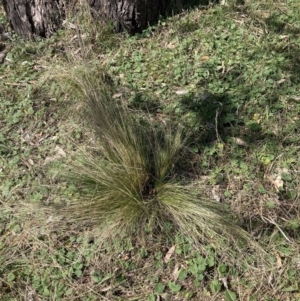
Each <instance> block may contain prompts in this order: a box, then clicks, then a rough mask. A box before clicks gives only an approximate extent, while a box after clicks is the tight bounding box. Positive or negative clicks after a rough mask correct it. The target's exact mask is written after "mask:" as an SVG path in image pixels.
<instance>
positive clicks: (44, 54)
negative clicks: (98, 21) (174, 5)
mask: <svg viewBox="0 0 300 301" xmlns="http://www.w3.org/2000/svg"><path fill="white" fill-rule="evenodd" d="M299 16H300V11H299V5H298V2H297V1H296V0H290V1H277V2H276V1H268V0H264V1H251V2H250V1H245V3H244V4H238V2H236V3H234V2H231V1H228V6H218V5H216V6H210V7H207V8H206V9H204V10H202V9H197V8H194V9H193V10H191V11H189V12H185V13H183V14H181V15H180V16H178V15H177V16H173V17H172V18H169V19H165V20H162V21H161V22H160V23H159V24H158V25H157V26H154V27H152V29H151V30H146V31H145V32H144V33H143V34H142V35H138V36H135V37H126V36H125V35H124V36H122V35H119V36H114V35H112V34H111V32H110V30H111V29H110V28H105V27H101V26H98V27H97V26H96V25H93V23H91V20H90V19H87V18H86V16H81V17H80V18H79V19H78V22H79V26H81V27H82V29H84V30H83V31H82V32H86V33H87V34H86V35H83V40H82V42H83V43H81V42H80V41H79V40H78V39H76V38H75V39H74V40H72V39H71V38H70V37H73V36H74V35H75V31H74V30H72V29H64V30H62V31H60V32H59V33H58V34H56V35H54V36H53V37H52V38H51V39H49V40H46V41H36V42H24V41H22V40H20V39H16V37H14V38H15V42H14V44H13V48H12V50H11V51H10V53H9V54H8V56H7V60H6V61H5V64H4V65H2V66H1V70H0V78H1V87H0V99H1V101H0V129H1V130H0V156H1V159H0V191H1V197H0V198H1V208H2V211H1V214H0V223H1V227H0V250H1V251H0V252H1V256H0V296H1V300H2V299H3V300H28V299H30V298H36V299H40V300H76V299H77V300H102V299H103V300H156V299H157V298H158V296H160V298H161V299H164V300H168V299H169V300H221V299H222V298H223V299H225V300H226V301H227V300H298V299H300V292H299V276H298V275H299V260H300V258H299V256H298V254H299V243H300V241H299V224H300V223H299V200H298V194H299V182H300V178H299V163H298V162H299V155H298V153H299V152H298V149H299V140H300V139H299V131H298V128H299V110H300V107H299V103H298V102H299V91H298V90H299V71H298V68H297V66H298V64H299V58H298V57H299V46H298V45H299V42H300V41H299V29H300V23H299ZM100 28H101V30H102V31H101V32H103V35H105V39H102V38H101V36H100V35H99V36H97V35H95V33H97V32H100ZM98 29H99V31H98ZM76 61H78V66H77V67H80V66H82V63H84V64H86V65H87V68H89V69H88V70H89V71H90V74H89V73H88V74H87V75H90V76H91V77H93V74H95V73H96V72H99V78H100V80H99V82H100V83H101V82H102V80H103V78H102V73H101V70H104V71H105V73H107V74H109V76H110V78H111V79H112V81H113V82H114V85H115V87H116V91H113V101H114V103H118V104H121V106H120V105H118V106H117V107H115V106H109V107H108V109H109V110H113V112H112V115H111V116H115V117H116V116H117V117H118V118H119V117H120V119H117V120H119V122H118V123H116V124H117V125H119V126H120V128H119V129H120V130H118V131H116V132H115V133H118V135H117V137H119V138H118V139H120V138H121V140H118V139H117V140H116V139H115V136H114V138H113V139H111V138H109V139H108V140H104V141H103V140H102V141H101V139H99V136H100V137H101V135H102V134H103V133H101V129H102V130H105V132H106V133H107V125H106V127H105V124H103V121H105V120H103V119H101V120H99V119H98V120H97V119H96V120H97V122H98V123H99V125H100V124H101V126H100V132H99V131H98V132H97V131H96V132H94V131H92V130H91V128H92V129H93V128H94V129H95V127H94V126H92V121H93V120H95V116H94V117H93V115H88V116H89V117H86V116H87V115H85V114H82V113H85V112H86V109H85V108H86V107H85V106H84V105H83V102H82V99H83V97H82V93H81V92H82V91H80V90H79V91H78V90H76V89H73V90H72V89H69V90H66V89H65V88H66V87H67V82H64V81H62V80H59V81H56V80H53V76H54V77H55V75H57V71H56V70H58V69H59V68H58V67H59V66H70V64H71V67H69V69H70V70H71V71H73V70H74V69H76V68H75V67H76V66H74V65H76V64H74V62H76ZM49 62H50V64H49ZM83 69H84V68H83ZM78 70H79V71H80V68H78ZM45 71H47V72H45ZM83 71H84V70H83ZM49 74H50V76H48V75H49ZM72 74H74V73H72V72H70V74H69V76H72ZM80 74H86V73H85V72H84V73H80ZM105 80H108V82H109V83H111V81H110V80H109V79H108V78H104V81H105ZM84 83H85V84H91V83H92V84H97V83H98V81H91V80H90V79H88V80H85V81H84ZM81 84H82V83H81ZM96 86H97V85H96ZM62 88H63V89H62ZM81 88H82V86H81ZM101 89H102V86H101V85H99V86H97V87H95V86H94V85H92V86H87V87H85V91H86V92H88V93H87V94H86V95H85V100H87V99H89V98H90V95H89V93H93V92H96V97H95V99H98V98H99V95H104V96H105V95H106V94H105V93H104V94H103V92H105V91H106V90H105V91H103V90H101ZM109 92H110V91H109ZM182 94H184V95H182ZM92 99H93V96H92ZM107 100H109V101H111V94H108V98H107ZM92 107H94V104H93V105H92ZM116 108H117V112H116V111H115V109H116ZM119 109H120V110H119ZM105 112H106V111H105ZM128 112H130V114H128ZM120 113H121V115H119V114H120ZM123 113H124V114H123ZM81 116H85V117H84V118H82V117H81ZM97 116H99V115H97ZM106 116H108V115H105V117H106ZM128 116H130V118H129V119H127V117H128ZM124 118H126V121H124ZM131 118H133V120H132V119H131ZM115 119H116V118H114V120H115ZM106 120H107V121H108V122H109V123H111V122H110V120H109V119H106ZM140 123H143V124H147V126H146V127H143V128H144V129H145V131H146V132H147V131H148V132H147V134H148V133H149V135H146V139H154V138H155V137H156V136H155V133H156V130H157V129H158V130H160V133H161V134H163V135H162V137H167V138H165V139H167V140H166V141H165V142H166V144H164V143H163V144H161V140H160V139H161V138H160V137H161V136H160V135H159V139H158V140H159V142H157V144H154V145H155V146H156V148H154V149H152V150H151V154H152V155H151V156H152V157H151V156H150V157H151V158H150V159H147V160H146V161H144V160H143V159H142V158H145V157H144V153H142V155H141V156H140V157H138V156H134V157H133V155H132V154H138V153H139V151H138V149H141V145H142V146H143V145H144V144H143V143H140V140H139V139H141V140H142V141H144V139H145V136H144V132H143V131H142V132H140V131H139V130H138V129H136V128H135V127H134V126H135V125H137V124H140ZM114 124H115V123H114ZM153 124H155V125H156V126H155V127H154V128H155V130H153V128H152V126H153ZM164 124H167V125H168V124H170V125H173V127H170V128H169V127H168V126H165V125H164ZM174 124H180V127H179V128H178V129H177V128H176V127H174ZM129 125H130V126H129ZM138 128H139V127H138ZM136 131H137V132H136ZM120 133H121V134H122V133H123V134H122V135H125V136H122V135H121V136H120V135H119V134H120ZM128 133H129V134H128ZM176 133H177V135H178V136H177V137H182V138H185V137H186V135H187V139H183V142H184V143H181V141H180V140H178V144H177V146H178V148H177V147H175V148H174V149H175V154H176V155H175V156H174V157H173V156H172V155H170V154H169V155H168V156H167V158H171V157H172V160H171V161H172V162H173V159H174V161H175V162H176V164H175V166H172V168H170V165H169V162H170V161H168V162H165V163H164V164H162V165H160V166H159V167H158V168H157V170H165V169H164V168H161V166H167V168H166V170H168V172H166V173H165V172H162V174H161V175H160V176H161V178H162V180H160V181H158V184H160V183H164V185H162V186H160V185H158V186H157V188H156V190H157V195H159V197H160V200H161V202H162V203H163V204H164V206H166V207H165V208H167V210H168V212H169V213H168V214H167V213H165V212H163V214H164V215H163V216H159V217H160V218H162V217H163V218H164V217H165V216H167V218H166V219H163V223H162V224H161V227H160V228H161V229H160V230H163V231H162V232H163V233H162V232H161V231H157V229H156V231H154V232H152V231H150V228H149V227H148V226H149V223H150V219H149V220H147V218H145V219H143V218H142V217H143V216H142V215H139V216H137V218H138V219H139V218H141V219H142V221H143V222H145V224H144V225H143V226H141V227H140V228H139V229H138V232H139V233H140V235H144V239H143V240H137V239H136V236H134V235H133V236H130V237H131V239H123V240H122V239H121V236H118V235H117V236H115V239H114V244H111V243H110V239H106V240H105V241H104V242H103V239H102V237H101V235H100V234H101V233H102V234H103V233H104V232H103V231H100V230H101V229H100V228H101V227H100V226H99V228H97V227H96V228H95V226H94V225H95V223H89V221H86V220H85V221H80V222H79V221H78V218H77V216H83V217H85V216H86V214H80V212H78V210H79V209H78V208H83V210H86V209H85V207H84V204H88V203H83V201H86V200H87V201H90V200H93V199H91V198H87V196H88V194H86V193H85V191H84V190H82V189H81V188H83V187H89V189H88V191H87V193H91V187H94V188H95V189H96V190H93V192H95V191H96V192H98V190H97V189H98V188H99V187H98V186H97V185H95V184H96V182H97V183H98V184H99V183H103V177H106V178H107V176H108V171H109V174H111V171H116V170H118V172H114V173H113V174H114V176H115V177H116V179H117V180H118V183H116V182H115V181H113V182H110V183H109V186H110V187H112V184H113V185H115V186H114V187H116V188H118V189H119V193H120V191H122V193H121V194H122V195H123V192H124V187H127V189H128V187H135V188H132V189H131V188H130V199H133V198H132V194H134V195H135V197H136V198H137V199H138V201H137V203H138V202H139V201H140V194H137V193H136V191H138V190H139V189H140V187H141V182H139V183H137V184H136V183H135V182H134V181H129V179H130V177H131V178H132V177H133V178H135V179H141V178H142V177H147V175H149V169H148V167H147V168H145V170H146V172H145V173H144V172H143V173H142V174H141V173H139V172H138V171H140V170H141V169H139V168H135V169H133V170H132V169H130V168H128V166H130V165H132V164H140V165H143V166H147V165H150V166H152V167H153V162H155V161H153V160H154V159H153V154H154V153H157V154H161V155H160V156H161V157H159V158H164V157H163V156H162V153H163V152H162V150H164V149H165V148H164V147H165V146H166V147H167V148H166V149H167V151H171V149H173V147H174V146H173V144H172V145H168V141H170V140H168V137H172V135H175V136H176ZM112 134H113V132H112ZM153 135H154V138H153ZM128 136H129V137H142V138H139V139H137V140H135V141H129V142H128V141H126V139H125V140H122V139H123V138H125V137H128ZM97 137H98V138H97ZM122 137H123V138H122ZM150 137H151V138H150ZM111 141H115V143H116V141H121V142H119V143H118V144H117V145H115V146H113V148H114V149H117V150H118V152H112V151H111V150H112V149H113V148H110V147H108V148H105V147H104V148H103V146H107V145H109V146H110V145H111V144H110V142H111ZM154 141H156V140H155V139H154ZM100 142H101V143H100ZM104 142H105V143H104ZM103 143H104V144H103ZM140 144H141V145H140ZM125 145H127V146H126V147H124V146H125ZM183 145H184V147H183V149H182V146H183ZM142 149H143V147H142ZM174 149H173V150H174ZM178 149H180V151H179V152H178ZM124 152H125V153H127V155H126V156H125V157H124ZM89 154H90V155H89ZM120 154H122V156H119V155H120ZM177 154H179V156H177ZM99 158H101V160H100V159H99ZM107 158H109V160H108V159H107ZM120 158H126V160H128V162H129V163H130V164H128V165H125V164H123V161H122V162H121V163H122V164H120V161H118V160H120ZM146 158H148V157H147V156H146ZM149 160H150V161H149ZM95 161H96V162H95ZM107 161H109V162H111V163H110V165H106V164H104V165H103V164H102V163H103V162H105V163H107ZM74 162H78V163H74ZM112 162H115V163H112ZM149 162H151V164H149ZM158 162H160V160H158ZM74 165H75V166H74ZM154 165H155V164H154ZM72 166H73V167H75V170H76V167H79V168H80V170H81V171H82V173H81V174H80V177H81V176H83V175H84V176H85V178H86V179H87V178H88V179H92V182H93V183H92V186H91V184H90V183H89V184H88V186H85V185H84V181H83V180H82V179H80V177H78V175H76V178H77V179H80V180H79V183H78V181H76V182H75V183H74V182H72V181H70V180H69V179H66V178H63V177H62V176H61V174H62V167H63V169H65V167H68V168H71V167H72ZM119 166H123V169H122V170H121V171H122V172H121V173H119V169H118V167H119ZM95 167H96V168H95ZM124 167H127V168H124ZM99 168H100V169H99ZM108 168H110V169H109V170H108ZM150 169H151V168H150ZM77 170H78V169H77ZM101 173H102V174H101ZM150 174H152V170H151V172H150ZM129 175H130V177H129ZM164 175H167V176H166V177H164ZM155 179H156V177H155ZM99 180H100V181H99ZM140 181H141V180H140ZM124 184H126V185H124ZM183 184H186V185H183ZM96 186H97V187H96ZM123 186H124V187H123ZM160 188H161V190H160ZM159 190H160V191H159ZM116 191H117V189H116V190H114V191H113V192H114V193H115V192H116ZM114 195H115V196H116V194H114ZM100 197H101V194H100ZM106 199H107V200H109V201H110V203H111V199H110V198H109V197H106ZM191 199H193V200H195V199H197V201H198V200H204V201H205V200H208V203H209V204H215V203H217V202H216V201H218V202H220V203H222V204H223V205H225V206H227V208H228V209H229V210H230V213H231V216H232V221H234V223H236V224H239V225H242V227H243V228H244V229H245V230H246V231H247V233H249V234H250V235H251V237H252V239H253V241H254V242H257V243H259V244H260V246H263V247H264V249H265V251H266V254H262V253H261V252H255V250H254V248H251V247H249V248H248V249H247V252H246V251H244V252H238V250H237V249H236V248H237V247H243V246H241V245H239V243H237V244H236V245H234V242H235V241H237V239H235V240H234V239H233V240H229V239H227V240H226V239H225V242H226V241H227V243H228V244H227V245H226V243H225V244H224V240H222V239H221V238H217V236H216V237H214V238H212V237H211V236H210V237H206V236H205V235H207V234H208V233H210V232H209V231H211V230H213V231H217V232H218V231H220V228H219V227H218V225H216V226H214V224H208V225H209V226H210V227H212V226H213V228H209V230H206V231H200V232H201V233H199V234H198V237H201V238H202V239H203V241H206V243H203V244H202V246H201V248H200V249H199V246H197V245H196V244H195V237H192V238H193V239H194V240H193V239H191V237H189V235H187V234H190V233H197V231H199V229H202V230H203V229H204V228H203V220H201V218H203V217H204V215H203V214H204V213H203V211H199V210H198V208H199V207H198V203H197V204H196V205H197V206H196V208H197V209H195V207H194V206H195V204H194V203H193V202H190V200H191ZM118 200H119V198H118ZM182 200H186V203H187V204H190V207H188V208H187V207H185V208H184V210H188V212H190V213H191V212H194V215H193V216H192V218H193V219H194V218H198V217H199V218H200V220H199V222H202V228H199V227H197V225H196V226H195V225H194V224H193V223H188V225H189V228H188V229H187V228H185V227H186V225H187V223H186V222H187V221H192V220H193V219H192V220H191V217H187V216H186V215H185V214H184V212H186V211H183V210H181V209H182V202H181V201H182ZM78 201H81V202H82V203H79V205H78ZM204 201H203V202H204ZM145 203H146V205H147V206H148V204H147V202H145ZM71 204H75V205H76V204H77V205H76V206H75V205H74V206H75V207H76V209H75V210H76V211H75V212H77V214H74V218H73V219H72V218H70V213H69V212H68V211H67V209H68V208H72V205H71ZM96 204H97V205H99V202H96ZM203 204H205V202H204V203H203ZM80 206H82V207H80ZM92 206H93V208H95V203H93V204H92ZM142 207H143V208H145V207H144V204H143V206H142ZM53 208H56V210H53ZM135 208H138V209H135V210H137V211H136V212H144V211H143V210H145V209H143V210H142V211H139V210H140V206H136V207H135ZM100 209H101V208H100ZM104 209H105V210H106V208H104ZM158 209H159V210H157V211H156V212H154V213H155V214H157V213H159V214H161V210H160V206H159V207H158ZM73 212H74V211H73ZM205 212H207V213H208V214H211V212H212V213H215V211H214V208H210V211H205ZM148 213H149V212H147V215H145V216H147V217H149V215H148ZM154 213H153V214H154ZM218 213H219V212H218ZM226 213H227V212H226ZM121 214H124V212H121ZM130 214H131V212H129V215H130ZM165 214H166V215H165ZM91 216H93V217H95V222H96V224H97V223H98V224H99V225H100V224H101V223H100V222H99V220H98V221H96V220H97V218H99V215H98V214H96V212H93V211H92V214H91ZM100 216H101V214H100ZM126 216H128V213H126ZM152 216H155V215H152ZM217 216H219V214H217ZM75 217H76V220H75ZM215 217H216V216H215V215H214V218H215ZM104 220H105V222H106V223H107V222H108V220H110V221H115V220H116V219H115V217H114V218H109V219H108V220H106V218H104ZM120 221H121V220H120ZM171 221H172V222H173V225H174V224H175V225H176V227H175V229H176V231H174V228H172V223H170V222H171ZM206 222H207V221H205V225H207V224H206ZM125 224H126V225H128V220H126V223H125ZM154 224H155V223H152V225H154ZM117 225H119V227H121V226H120V225H123V224H122V222H120V223H118V224H115V225H112V227H113V226H114V227H118V226H117ZM150 225H151V223H150ZM194 226H195V227H194ZM145 228H146V229H145ZM178 229H181V231H178ZM120 230H121V229H120ZM122 230H124V229H122ZM144 230H146V231H144ZM147 230H148V232H147ZM221 230H223V228H221ZM164 231H165V232H164ZM129 232H131V230H130V231H129ZM225 232H226V231H225ZM108 233H109V234H111V233H115V232H112V231H110V232H107V233H106V234H108ZM120 233H121V232H120ZM203 233H204V236H203ZM218 233H220V232H218ZM201 235H202V236H201ZM208 236H209V235H208ZM208 238H210V240H209V239H208ZM196 241H197V240H196ZM208 241H209V242H210V243H208ZM220 245H222V246H223V248H222V249H220Z"/></svg>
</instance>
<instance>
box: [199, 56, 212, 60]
mask: <svg viewBox="0 0 300 301" xmlns="http://www.w3.org/2000/svg"><path fill="white" fill-rule="evenodd" d="M209 59H210V57H209V56H208V55H204V56H201V58H200V61H208V60H209Z"/></svg>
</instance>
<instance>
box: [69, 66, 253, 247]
mask: <svg viewBox="0 0 300 301" xmlns="http://www.w3.org/2000/svg"><path fill="white" fill-rule="evenodd" d="M97 72H98V71H97ZM67 79H68V80H71V81H70V82H71V85H72V88H73V93H75V92H76V93H77V95H80V96H81V98H82V99H83V100H84V102H85V103H86V105H87V107H86V108H87V110H86V113H87V120H88V123H89V124H90V126H91V128H92V130H93V131H94V133H95V137H96V142H95V144H94V146H95V147H93V148H92V150H90V151H88V150H85V151H83V152H82V155H81V158H80V160H75V161H74V162H73V163H72V165H73V168H72V172H71V180H72V181H75V182H76V183H77V184H78V187H80V190H81V192H82V194H81V197H82V198H81V199H80V200H77V201H74V202H72V203H71V204H70V205H69V206H68V207H67V208H66V209H65V211H66V212H67V213H68V215H69V216H71V217H72V219H73V220H74V221H76V222H78V221H82V222H87V223H92V224H96V225H98V226H99V228H100V229H101V231H100V232H101V234H100V235H102V236H104V237H114V236H116V235H121V236H127V235H132V234H134V236H135V237H136V238H138V239H143V238H144V237H145V233H149V232H150V233H161V232H163V233H164V232H167V231H168V230H167V229H170V224H171V225H173V226H174V227H172V228H173V230H174V229H175V230H179V231H180V232H182V233H184V234H186V235H188V236H190V237H192V238H193V239H195V241H198V242H200V241H201V242H203V241H205V242H208V241H209V240H211V239H214V243H216V240H215V238H216V235H217V236H219V237H224V235H225V236H226V237H228V236H230V237H232V235H235V237H237V236H238V237H243V238H246V237H247V235H246V233H245V232H244V231H243V230H242V229H241V228H239V227H238V226H236V225H234V224H233V223H231V222H230V219H229V217H228V212H226V210H224V208H223V207H222V206H221V205H220V204H219V203H216V202H214V201H212V200H204V199H203V198H201V194H200V193H199V192H198V191H197V190H195V185H193V184H185V185H183V184H181V183H180V182H179V181H178V179H176V176H175V173H174V167H175V166H176V164H177V163H178V162H179V161H180V160H183V158H182V152H181V151H182V150H183V148H185V147H186V144H187V139H188V134H183V131H182V128H181V127H180V126H179V125H174V124H173V125H172V124H171V123H168V122H167V123H166V124H164V125H161V124H160V125H159V124H154V123H153V122H151V121H150V120H149V119H147V118H145V117H143V116H142V115H141V114H139V113H138V112H133V111H130V110H129V109H128V108H127V107H126V104H124V103H122V102H121V101H117V100H116V99H114V97H113V92H114V91H113V88H112V85H111V84H110V83H109V80H107V78H106V79H105V76H103V74H100V75H99V73H98V74H95V72H92V71H91V70H90V71H89V72H86V71H82V70H81V71H80V72H79V71H77V72H75V73H73V74H72V75H70V73H69V74H68V75H67ZM185 182H187V183H190V181H185ZM146 230H147V231H146Z"/></svg>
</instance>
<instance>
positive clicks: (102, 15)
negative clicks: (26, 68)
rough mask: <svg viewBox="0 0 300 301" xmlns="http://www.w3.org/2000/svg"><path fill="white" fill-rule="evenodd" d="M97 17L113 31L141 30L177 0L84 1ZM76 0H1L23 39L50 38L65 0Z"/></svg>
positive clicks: (71, 0)
mask: <svg viewBox="0 0 300 301" xmlns="http://www.w3.org/2000/svg"><path fill="white" fill-rule="evenodd" d="M87 1H88V4H89V6H90V8H91V11H92V14H93V16H94V17H96V19H98V20H104V21H106V22H109V21H113V22H114V26H115V30H116V32H120V31H123V30H126V31H127V32H129V33H130V34H134V33H136V32H141V31H142V30H143V29H145V28H147V26H148V25H152V24H154V23H156V22H157V21H158V19H159V16H160V15H163V14H164V13H165V11H166V9H167V6H168V5H169V4H170V3H171V2H175V1H176V0H87ZM70 2H74V3H76V0H2V4H3V6H4V9H5V12H6V15H7V18H8V20H9V22H10V25H11V27H12V28H13V30H14V31H15V32H16V33H17V34H18V35H20V36H22V37H23V38H29V39H30V38H34V37H35V36H41V37H49V36H50V35H51V34H52V33H53V32H55V31H56V30H57V29H58V28H59V27H60V26H61V24H62V21H63V19H64V17H65V11H64V9H65V7H64V5H63V4H64V3H70Z"/></svg>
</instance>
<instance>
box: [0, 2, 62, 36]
mask: <svg viewBox="0 0 300 301" xmlns="http://www.w3.org/2000/svg"><path fill="white" fill-rule="evenodd" d="M2 4H3V7H4V10H5V12H6V16H7V18H8V20H9V23H10V25H11V27H12V29H13V30H14V31H15V32H16V33H17V34H18V35H20V36H22V37H23V38H28V39H31V38H34V37H36V36H41V37H49V36H50V35H51V34H52V33H53V32H55V31H56V30H57V29H58V28H59V27H60V26H61V24H62V21H63V18H64V10H63V1H62V0H2Z"/></svg>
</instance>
